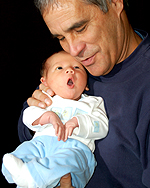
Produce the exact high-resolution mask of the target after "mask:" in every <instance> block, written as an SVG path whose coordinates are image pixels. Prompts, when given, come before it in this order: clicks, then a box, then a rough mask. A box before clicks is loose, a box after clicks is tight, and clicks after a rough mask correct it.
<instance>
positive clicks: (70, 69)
mask: <svg viewBox="0 0 150 188" xmlns="http://www.w3.org/2000/svg"><path fill="white" fill-rule="evenodd" d="M65 73H66V74H74V70H73V69H72V68H67V69H66V71H65Z"/></svg>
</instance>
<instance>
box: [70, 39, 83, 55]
mask: <svg viewBox="0 0 150 188" xmlns="http://www.w3.org/2000/svg"><path fill="white" fill-rule="evenodd" d="M85 46H86V44H85V42H82V41H80V40H79V38H78V37H77V38H71V37H70V38H69V39H68V47H69V49H68V50H69V53H70V54H71V55H72V56H73V57H83V55H84V51H85Z"/></svg>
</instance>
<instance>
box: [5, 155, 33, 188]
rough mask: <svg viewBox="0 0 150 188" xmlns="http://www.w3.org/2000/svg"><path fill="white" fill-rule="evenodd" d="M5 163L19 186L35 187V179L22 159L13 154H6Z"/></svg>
mask: <svg viewBox="0 0 150 188" xmlns="http://www.w3.org/2000/svg"><path fill="white" fill-rule="evenodd" d="M3 164H4V166H5V168H6V169H7V170H8V171H9V173H10V174H11V175H12V179H13V180H14V182H15V183H16V184H17V185H18V186H21V187H28V188H34V180H33V178H32V177H31V175H30V173H29V171H28V169H27V167H26V165H25V163H23V161H22V160H21V159H19V158H17V157H15V156H14V155H12V154H5V155H4V157H3Z"/></svg>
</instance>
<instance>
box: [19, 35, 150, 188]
mask: <svg viewBox="0 0 150 188" xmlns="http://www.w3.org/2000/svg"><path fill="white" fill-rule="evenodd" d="M141 34H142V35H143V36H144V37H145V38H144V40H143V41H142V43H141V44H140V45H139V46H138V47H137V49H136V50H135V51H134V52H133V53H132V54H131V55H130V56H129V57H128V58H127V59H126V60H125V61H123V62H121V63H120V64H117V65H115V67H114V68H113V70H112V71H111V72H110V73H109V74H107V75H106V76H100V77H94V76H92V75H89V81H88V82H89V87H90V91H89V92H88V93H87V94H89V95H96V96H102V97H103V99H104V102H105V107H106V111H107V115H108V117H109V133H108V136H107V137H106V138H104V139H102V140H98V141H96V150H95V157H96V160H97V162H98V166H97V167H96V170H95V173H94V175H93V177H92V179H91V180H90V182H89V183H88V185H87V186H86V188H91V187H94V188H101V187H102V188H110V187H113V188H144V187H149V188H150V139H149V138H150V128H149V127H150V126H149V125H150V38H149V36H148V34H146V33H145V32H141ZM26 107H27V104H26V103H25V104H24V108H26ZM18 131H19V138H20V141H21V142H23V141H25V140H29V139H31V138H32V135H31V134H30V131H29V130H28V129H27V128H26V127H25V126H24V125H23V123H22V115H21V117H20V119H19V124H18Z"/></svg>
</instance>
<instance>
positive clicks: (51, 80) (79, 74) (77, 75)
mask: <svg viewBox="0 0 150 188" xmlns="http://www.w3.org/2000/svg"><path fill="white" fill-rule="evenodd" d="M41 76H42V77H41V82H42V83H43V84H44V85H45V86H48V87H49V88H51V89H52V90H53V91H54V93H55V94H56V95H59V96H60V97H62V98H65V99H73V100H78V99H80V97H81V94H82V93H83V91H84V90H88V88H87V73H86V71H85V69H84V67H83V66H82V65H81V64H80V63H79V62H77V61H76V60H75V59H74V58H73V57H72V56H71V55H70V54H68V53H66V52H64V51H61V52H58V53H55V54H54V55H52V56H50V57H49V58H48V59H47V60H46V61H45V62H44V63H43V66H42V70H41Z"/></svg>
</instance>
